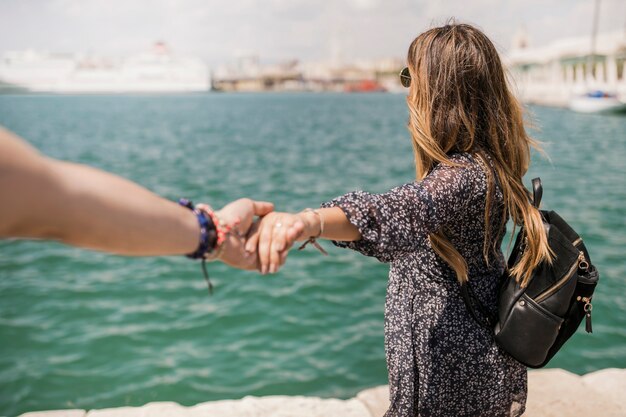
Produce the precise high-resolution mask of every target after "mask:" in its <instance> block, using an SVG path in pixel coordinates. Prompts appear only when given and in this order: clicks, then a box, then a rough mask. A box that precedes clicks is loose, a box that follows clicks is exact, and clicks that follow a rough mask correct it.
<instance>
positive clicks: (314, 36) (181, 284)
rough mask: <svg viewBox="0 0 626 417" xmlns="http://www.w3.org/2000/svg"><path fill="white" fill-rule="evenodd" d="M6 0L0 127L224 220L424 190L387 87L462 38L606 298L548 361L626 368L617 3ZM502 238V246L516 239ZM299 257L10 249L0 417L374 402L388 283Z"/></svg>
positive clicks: (623, 140) (381, 271) (624, 86)
mask: <svg viewBox="0 0 626 417" xmlns="http://www.w3.org/2000/svg"><path fill="white" fill-rule="evenodd" d="M442 3H443V2H435V1H403V0H393V1H384V2H383V1H377V0H351V1H333V2H319V1H309V0H294V1H285V0H268V1H263V2H261V1H252V0H241V1H230V2H226V1H197V0H181V1H174V0H171V1H129V0H126V1H118V0H109V1H104V0H83V1H78V0H58V1H57V0H50V1H35V0H22V1H17V0H15V1H12V0H0V91H1V92H2V93H1V94H0V124H1V125H3V126H5V127H7V128H8V129H11V130H13V131H15V132H16V133H18V134H19V135H21V136H22V137H24V138H25V139H26V140H28V141H29V142H30V143H32V144H33V145H34V146H36V147H37V148H38V149H40V150H41V151H42V152H43V153H45V154H47V155H49V156H52V157H56V158H61V159H65V160H71V161H76V162H80V163H85V164H89V165H92V166H95V167H98V168H102V169H105V170H108V171H112V172H114V173H117V174H119V175H122V176H124V177H127V178H130V179H132V180H134V181H136V182H138V183H140V184H142V185H144V186H146V187H148V188H150V189H151V190H153V191H155V192H157V193H159V194H161V195H163V196H165V197H167V198H170V199H177V198H179V197H187V198H191V199H192V200H194V201H198V202H200V201H206V202H210V203H211V204H213V205H214V206H216V207H219V206H221V205H224V204H226V203H227V202H229V201H232V200H233V199H236V198H239V197H243V196H247V197H251V198H255V199H264V200H269V201H273V202H275V203H276V206H277V209H279V210H300V209H302V208H304V207H314V206H317V205H319V204H320V203H321V202H323V201H326V200H329V199H331V198H333V197H335V196H337V195H340V194H343V193H345V192H347V191H351V190H354V189H365V190H368V191H372V192H383V191H385V190H387V189H389V188H391V187H393V186H395V185H398V184H401V183H404V182H408V181H412V180H413V177H414V167H413V158H412V153H411V152H412V151H411V144H410V136H409V134H408V132H407V130H406V122H407V116H408V114H407V110H406V104H405V91H406V90H404V89H402V88H401V87H400V85H399V82H398V77H397V74H398V72H399V71H400V69H401V68H402V67H403V66H404V65H405V64H406V63H405V58H404V57H405V54H406V49H407V48H408V45H409V44H410V42H411V41H412V40H413V38H414V37H415V36H417V35H418V34H419V33H421V32H422V31H424V30H426V29H428V28H430V27H432V26H435V25H439V24H443V23H445V22H446V21H448V19H449V18H451V17H454V18H456V19H457V20H458V21H460V22H467V23H472V24H475V25H477V26H479V27H481V28H482V29H483V30H484V31H485V32H486V34H487V35H488V36H489V37H490V38H491V39H492V40H493V41H494V43H495V44H496V46H497V48H498V50H499V51H500V53H501V57H502V59H503V62H505V64H506V66H507V68H508V70H509V72H510V73H511V75H512V83H513V86H514V90H515V91H516V93H517V94H518V95H519V97H520V98H521V99H522V100H523V101H524V103H526V109H527V116H528V120H529V122H532V126H533V127H532V130H531V133H532V134H533V136H535V137H536V138H538V139H539V140H541V141H542V142H543V143H544V146H545V149H546V151H547V155H548V157H544V156H541V155H538V154H537V155H534V156H533V164H532V166H531V169H530V171H529V173H528V175H527V178H526V183H527V184H528V183H529V182H530V178H533V177H535V176H541V178H542V180H543V183H544V189H545V193H544V205H545V207H547V208H550V209H554V210H556V211H558V212H559V213H560V214H561V215H562V216H563V217H565V218H566V219H568V221H570V223H571V224H573V225H574V226H575V227H576V229H577V230H578V231H579V232H580V233H581V235H582V237H583V238H584V239H585V241H586V243H587V246H588V247H589V249H590V251H591V255H592V259H593V261H594V263H595V264H596V265H597V267H598V269H599V270H600V273H601V281H600V284H599V286H598V289H597V291H596V296H595V297H594V310H593V315H594V333H593V334H592V335H588V334H586V333H584V331H582V329H581V330H580V332H579V333H578V334H576V335H575V336H574V337H573V339H572V341H571V342H570V343H569V344H568V345H566V346H565V347H564V349H563V350H562V351H561V352H560V353H559V354H558V355H557V356H556V357H555V359H554V360H553V361H552V362H551V363H550V366H551V367H561V368H565V369H567V370H570V371H572V372H576V373H586V372H589V371H593V370H597V369H602V368H607V367H625V366H626V330H625V329H626V296H625V295H624V290H625V289H626V287H625V285H624V284H625V283H626V278H625V277H626V261H625V260H624V253H625V249H626V221H625V219H626V162H625V161H626V117H624V113H623V110H624V100H625V97H626V96H625V95H626V81H625V75H624V62H625V60H626V3H625V2H623V1H619V0H613V1H611V0H603V1H602V2H600V1H592V0H578V1H568V0H548V1H535V0H526V1H507V2H498V1H493V0H476V1H469V2H468V1H450V2H445V5H444V4H442ZM509 230H510V229H509ZM326 248H327V249H329V250H330V256H329V257H322V256H321V255H320V254H319V253H317V252H316V251H313V250H311V251H303V252H294V253H292V254H291V255H290V259H289V260H288V262H287V265H286V266H285V267H284V269H283V270H281V272H280V273H278V274H276V275H273V276H266V277H261V276H258V275H257V274H255V273H251V272H242V271H236V270H232V269H229V268H227V267H225V266H223V265H220V264H212V265H210V273H211V275H212V277H213V280H214V283H215V284H216V291H215V294H214V295H213V296H212V297H209V296H208V295H207V290H206V286H205V283H204V280H203V279H202V275H201V271H200V266H199V265H198V264H196V263H194V262H190V261H188V260H187V259H184V258H180V259H179V258H139V259H130V258H123V257H117V256H109V255H104V254H100V253H94V252H89V251H83V250H79V249H74V248H69V247H65V246H62V245H60V244H56V243H50V242H48V243H40V242H26V241H3V242H0V415H17V414H20V413H22V412H26V411H33V410H44V409H58V408H85V409H90V408H103V407H115V406H122V405H141V404H145V403H147V402H150V401H157V400H158V401H166V400H169V401H177V402H179V403H181V404H185V405H192V404H196V403H199V402H203V401H209V400H218V399H226V398H241V397H243V396H245V395H272V394H286V395H318V396H322V397H339V398H349V397H352V396H354V395H355V394H356V393H357V392H358V391H360V390H362V389H364V388H368V387H372V386H376V385H382V384H386V383H387V376H386V367H385V357H384V347H383V309H384V308H383V307H384V299H385V286H386V279H387V272H388V267H387V265H384V264H381V263H378V262H377V261H376V260H374V259H370V258H365V257H362V256H360V255H358V254H355V253H352V252H350V251H347V250H341V249H335V248H331V245H330V244H326Z"/></svg>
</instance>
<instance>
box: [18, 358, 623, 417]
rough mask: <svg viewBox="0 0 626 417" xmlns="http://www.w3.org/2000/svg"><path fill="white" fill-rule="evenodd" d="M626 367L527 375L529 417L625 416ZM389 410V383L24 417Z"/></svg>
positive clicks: (309, 416) (316, 415) (334, 415)
mask: <svg viewBox="0 0 626 417" xmlns="http://www.w3.org/2000/svg"><path fill="white" fill-rule="evenodd" d="M625 394H626V369H616V368H610V369H603V370H601V371H597V372H592V373H589V374H587V375H584V376H579V375H576V374H573V373H571V372H568V371H564V370H562V369H541V370H533V371H530V372H529V373H528V402H527V404H526V413H525V414H524V415H525V416H528V417H557V416H558V417H561V416H568V417H577V416H581V417H588V416H600V415H601V416H603V417H621V416H626V405H624V402H623V397H624V395H625ZM388 406H389V388H388V386H386V385H383V386H380V387H375V388H370V389H366V390H364V391H361V392H359V393H358V394H357V396H356V397H355V398H351V399H349V400H337V399H333V398H330V399H324V398H318V397H300V396H296V397H288V396H269V397H244V398H242V399H240V400H223V401H210V402H206V403H201V404H197V405H195V406H193V407H184V406H182V405H180V404H177V403H174V402H154V403H148V404H146V405H144V406H142V407H119V408H107V409H102V410H91V411H85V410H57V411H39V412H31V413H26V414H22V415H21V416H20V417H201V416H202V417H205V416H211V417H381V416H382V415H383V414H384V413H385V411H387V407H388Z"/></svg>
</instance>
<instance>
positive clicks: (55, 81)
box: [0, 42, 211, 93]
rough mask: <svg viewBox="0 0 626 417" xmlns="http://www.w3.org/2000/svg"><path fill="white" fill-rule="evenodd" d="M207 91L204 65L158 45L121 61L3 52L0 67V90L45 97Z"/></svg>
mask: <svg viewBox="0 0 626 417" xmlns="http://www.w3.org/2000/svg"><path fill="white" fill-rule="evenodd" d="M210 88H211V81H210V76H209V70H208V67H207V65H206V64H205V63H204V62H203V61H202V60H201V59H198V58H193V57H179V56H176V55H174V54H172V52H171V51H170V50H169V49H168V47H167V46H166V45H165V44H164V43H162V42H158V43H156V44H155V45H154V46H153V48H152V50H150V51H148V52H145V53H142V54H139V55H136V56H133V57H129V58H126V59H118V60H111V59H107V58H102V57H94V56H87V55H73V54H54V53H45V52H36V51H20V52H7V53H5V54H4V56H3V57H2V60H1V61H0V91H1V90H2V89H5V90H6V89H10V90H14V89H17V90H26V91H32V92H50V93H175V92H201V91H208V90H209V89H210Z"/></svg>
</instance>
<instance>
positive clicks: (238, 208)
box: [216, 198, 274, 270]
mask: <svg viewBox="0 0 626 417" xmlns="http://www.w3.org/2000/svg"><path fill="white" fill-rule="evenodd" d="M272 210H274V205H273V204H272V203H268V202H264V201H253V200H251V199H249V198H241V199H239V200H236V201H233V202H232V203H229V204H227V205H226V206H224V207H223V208H222V209H221V210H219V211H218V212H216V214H217V216H218V217H219V218H220V219H221V221H222V222H224V223H225V224H226V225H228V226H230V227H232V229H231V232H230V233H229V234H228V236H227V237H226V240H225V241H224V243H222V248H221V249H220V252H219V257H218V259H219V260H220V261H222V262H224V263H225V264H227V265H230V266H233V267H235V268H240V269H247V270H254V269H259V263H258V259H257V257H256V256H253V254H251V253H250V252H247V251H246V250H245V247H244V246H245V244H246V240H245V239H246V235H247V234H248V232H249V231H250V228H251V226H252V223H253V221H254V219H255V216H265V215H267V214H268V213H270V212H271V211H272Z"/></svg>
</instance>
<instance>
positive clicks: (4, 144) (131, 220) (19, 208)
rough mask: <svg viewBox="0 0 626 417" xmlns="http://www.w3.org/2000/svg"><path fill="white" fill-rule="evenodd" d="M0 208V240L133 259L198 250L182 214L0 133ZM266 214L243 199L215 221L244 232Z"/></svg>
mask: <svg viewBox="0 0 626 417" xmlns="http://www.w3.org/2000/svg"><path fill="white" fill-rule="evenodd" d="M0 202H1V203H0V237H24V238H41V239H55V240H60V241H61V242H64V243H67V244H70V245H75V246H79V247H83V248H89V249H96V250H101V251H106V252H111V253H116V254H121V255H133V256H149V255H179V254H187V253H191V252H193V251H194V250H196V248H197V247H198V241H199V234H200V232H199V225H198V221H197V219H196V216H195V215H194V214H193V212H192V211H190V210H189V209H187V208H184V207H181V206H179V205H178V204H176V203H174V202H172V201H169V200H166V199H163V198H161V197H159V196H157V195H156V194H154V193H152V192H150V191H148V190H147V189H145V188H143V187H141V186H139V185H137V184H135V183H133V182H131V181H128V180H126V179H124V178H121V177H119V176H116V175H113V174H110V173H107V172H104V171H100V170H97V169H94V168H90V167H87V166H84V165H79V164H74V163H69V162H62V161H57V160H53V159H50V158H46V157H44V156H42V155H41V154H39V153H38V152H37V151H36V150H35V149H34V148H32V147H31V146H30V145H28V144H27V143H25V142H24V141H22V140H21V139H20V138H18V137H17V136H16V135H14V134H12V133H10V132H8V131H7V130H4V129H2V128H0ZM271 210H272V205H271V204H270V203H260V202H253V201H251V200H247V199H245V200H241V201H238V202H237V204H235V203H231V204H229V205H228V206H226V207H225V211H224V212H218V214H220V215H221V217H223V218H224V219H226V220H227V221H229V222H234V221H236V220H240V223H241V225H240V231H242V232H244V233H245V232H246V231H247V228H248V227H249V226H250V224H251V223H252V219H253V217H254V215H264V214H267V213H268V212H270V211H271ZM225 249H227V248H226V247H225ZM231 255H232V254H231Z"/></svg>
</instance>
